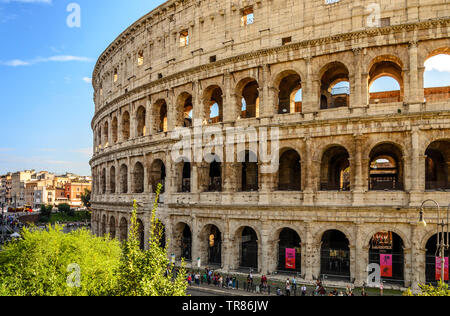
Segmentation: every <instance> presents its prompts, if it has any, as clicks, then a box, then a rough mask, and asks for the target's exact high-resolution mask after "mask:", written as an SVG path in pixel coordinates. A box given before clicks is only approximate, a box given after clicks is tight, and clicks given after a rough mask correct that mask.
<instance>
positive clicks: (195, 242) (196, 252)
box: [191, 215, 201, 268]
mask: <svg viewBox="0 0 450 316" xmlns="http://www.w3.org/2000/svg"><path fill="white" fill-rule="evenodd" d="M191 218H192V221H191V222H192V224H191V229H192V267H193V268H197V259H198V258H201V249H200V243H201V241H200V227H199V223H198V219H197V216H196V215H192V217H191Z"/></svg>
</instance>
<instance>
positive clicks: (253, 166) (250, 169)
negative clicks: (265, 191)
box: [239, 150, 259, 192]
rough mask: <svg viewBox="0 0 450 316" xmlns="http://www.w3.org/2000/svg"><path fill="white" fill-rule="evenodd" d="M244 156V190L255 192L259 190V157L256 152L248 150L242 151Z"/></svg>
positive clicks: (242, 159) (242, 167)
mask: <svg viewBox="0 0 450 316" xmlns="http://www.w3.org/2000/svg"><path fill="white" fill-rule="evenodd" d="M242 156H243V157H240V159H239V160H240V161H242V163H241V164H242V166H241V171H242V181H241V184H242V188H241V190H242V192H254V191H258V189H259V186H258V176H259V175H258V158H257V156H256V154H255V153H253V152H251V151H248V150H246V151H245V152H243V153H242Z"/></svg>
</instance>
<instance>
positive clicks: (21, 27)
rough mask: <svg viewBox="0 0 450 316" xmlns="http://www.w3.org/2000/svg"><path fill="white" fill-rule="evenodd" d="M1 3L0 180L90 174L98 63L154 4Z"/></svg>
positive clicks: (89, 0) (143, 0)
mask: <svg viewBox="0 0 450 316" xmlns="http://www.w3.org/2000/svg"><path fill="white" fill-rule="evenodd" d="M72 2H75V1H65V0H53V1H50V0H20V1H19V0H14V1H13V0H0V38H1V43H2V44H1V46H2V47H1V48H2V49H0V74H1V76H0V95H1V99H0V110H1V111H0V174H3V173H5V172H7V171H17V170H22V169H36V170H41V169H42V170H49V171H53V172H57V173H62V172H65V171H70V172H75V173H79V174H86V175H87V174H90V168H89V159H90V156H91V153H92V131H91V128H90V123H91V118H92V116H93V113H94V105H93V101H92V94H93V89H92V86H91V84H90V82H89V79H90V78H91V76H92V69H93V67H94V65H95V61H96V59H97V57H98V56H99V55H100V54H101V53H102V52H103V50H104V49H105V48H106V47H107V46H108V45H109V43H111V42H112V41H113V40H114V39H115V38H116V37H117V36H118V35H119V34H120V33H121V32H122V31H123V30H124V29H125V28H126V27H128V26H129V25H131V24H132V23H133V22H134V21H136V20H137V19H139V18H140V17H141V16H143V15H144V14H146V13H147V12H149V11H150V10H152V9H153V8H155V7H156V6H158V5H160V4H161V3H163V2H164V1H162V0H159V1H156V0H153V1H152V0H133V1H126V0H76V3H77V4H79V5H80V8H81V27H80V28H69V27H68V26H67V23H66V19H67V17H68V16H69V15H70V13H71V12H67V6H68V5H69V4H70V3H72Z"/></svg>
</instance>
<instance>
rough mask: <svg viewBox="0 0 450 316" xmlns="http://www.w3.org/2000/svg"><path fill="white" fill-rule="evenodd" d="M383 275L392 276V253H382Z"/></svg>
mask: <svg viewBox="0 0 450 316" xmlns="http://www.w3.org/2000/svg"><path fill="white" fill-rule="evenodd" d="M380 266H381V276H382V277H385V278H392V255H380Z"/></svg>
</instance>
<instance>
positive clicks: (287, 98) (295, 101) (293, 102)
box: [278, 73, 302, 114]
mask: <svg viewBox="0 0 450 316" xmlns="http://www.w3.org/2000/svg"><path fill="white" fill-rule="evenodd" d="M278 90H279V93H278V114H289V113H295V112H301V111H302V84H301V78H300V76H299V75H298V74H296V73H288V74H287V75H286V76H285V77H284V78H283V79H282V80H281V82H280V85H279V87H278Z"/></svg>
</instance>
